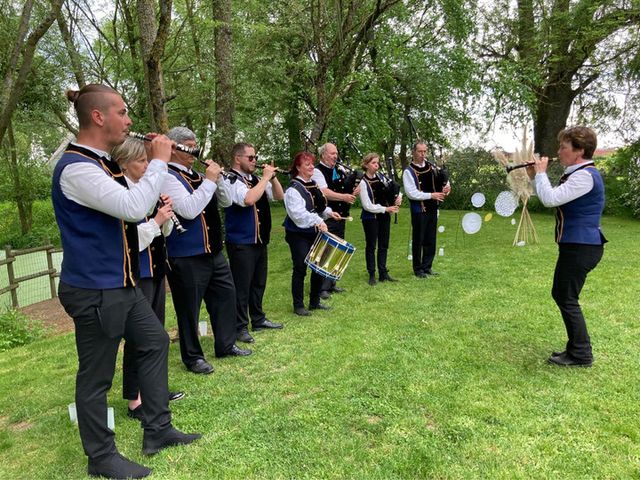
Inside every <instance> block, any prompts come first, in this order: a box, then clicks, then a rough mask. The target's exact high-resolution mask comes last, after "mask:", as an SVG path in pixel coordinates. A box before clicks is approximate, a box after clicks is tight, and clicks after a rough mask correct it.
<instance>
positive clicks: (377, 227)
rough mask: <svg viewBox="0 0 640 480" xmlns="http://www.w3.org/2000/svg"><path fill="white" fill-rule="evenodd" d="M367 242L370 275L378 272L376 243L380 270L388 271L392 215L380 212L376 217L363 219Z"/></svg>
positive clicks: (366, 251) (366, 249)
mask: <svg viewBox="0 0 640 480" xmlns="http://www.w3.org/2000/svg"><path fill="white" fill-rule="evenodd" d="M362 228H364V238H365V242H366V248H365V258H366V261H367V271H368V272H369V275H375V273H376V244H377V246H378V255H377V258H378V272H379V274H380V275H383V274H385V273H387V252H388V250H389V233H390V231H391V215H389V214H388V213H378V214H376V216H375V218H372V219H366V220H362Z"/></svg>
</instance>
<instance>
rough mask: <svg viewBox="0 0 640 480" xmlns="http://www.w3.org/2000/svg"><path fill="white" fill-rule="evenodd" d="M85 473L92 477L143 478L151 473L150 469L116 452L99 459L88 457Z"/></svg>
mask: <svg viewBox="0 0 640 480" xmlns="http://www.w3.org/2000/svg"><path fill="white" fill-rule="evenodd" d="M87 473H88V474H89V475H90V476H92V477H107V478H116V479H120V478H122V479H125V478H144V477H148V476H149V475H151V469H150V468H147V467H145V466H144V465H140V464H139V463H135V462H132V461H131V460H128V459H127V458H125V457H123V456H122V455H120V454H119V453H117V452H116V453H114V454H113V455H107V456H106V457H101V458H100V459H91V458H90V459H89V464H88V467H87Z"/></svg>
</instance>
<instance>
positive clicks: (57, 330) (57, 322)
mask: <svg viewBox="0 0 640 480" xmlns="http://www.w3.org/2000/svg"><path fill="white" fill-rule="evenodd" d="M19 310H20V311H21V312H22V313H24V314H25V315H26V316H27V317H29V318H31V319H34V320H38V321H40V322H42V324H43V325H44V326H45V328H46V329H47V335H61V334H63V333H67V332H73V329H74V326H73V320H72V318H71V317H70V316H69V315H67V312H65V311H64V307H63V306H62V305H60V301H59V300H58V299H57V298H52V299H51V300H45V301H43V302H38V303H34V304H33V305H29V306H28V307H22V308H20V309H19ZM167 333H168V334H169V339H170V340H171V343H174V342H177V341H178V340H179V338H178V329H177V328H176V327H173V328H169V329H167Z"/></svg>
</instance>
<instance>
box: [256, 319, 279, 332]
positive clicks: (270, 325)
mask: <svg viewBox="0 0 640 480" xmlns="http://www.w3.org/2000/svg"><path fill="white" fill-rule="evenodd" d="M282 327H284V325H283V324H281V323H276V322H272V321H271V320H267V319H266V318H265V319H264V320H263V321H262V322H260V323H258V324H256V325H253V326H252V327H251V328H252V329H253V331H254V332H259V331H260V330H270V329H276V330H279V329H281V328H282Z"/></svg>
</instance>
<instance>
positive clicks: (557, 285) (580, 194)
mask: <svg viewBox="0 0 640 480" xmlns="http://www.w3.org/2000/svg"><path fill="white" fill-rule="evenodd" d="M558 143H559V146H558V161H559V162H560V164H561V165H562V166H563V167H565V170H564V175H562V177H561V178H560V185H558V186H557V187H552V186H551V183H550V182H549V178H548V177H547V173H546V171H547V162H548V161H549V159H548V158H547V157H542V158H536V159H535V163H534V165H533V166H532V167H528V168H527V173H528V174H529V177H530V178H531V179H532V180H534V185H535V190H536V194H537V195H538V198H540V201H541V202H542V203H543V204H544V206H546V207H556V242H557V243H558V260H557V262H556V268H555V273H554V275H553V287H552V289H551V294H552V296H553V299H554V300H555V302H556V304H557V305H558V308H559V309H560V313H561V314H562V319H563V320H564V325H565V328H566V331H567V337H568V341H567V344H566V348H565V350H564V351H562V352H553V353H552V354H551V356H550V357H549V359H548V361H549V363H551V364H553V365H558V366H560V367H590V366H591V365H592V364H593V353H592V351H591V338H590V337H589V332H588V331H587V323H586V321H585V319H584V315H583V314H582V309H581V308H580V303H579V298H580V292H581V291H582V287H583V286H584V283H585V281H586V279H587V275H588V273H589V272H590V271H591V270H593V269H594V268H596V266H597V265H598V263H600V260H601V259H602V256H603V254H604V244H605V243H606V242H607V240H606V238H605V237H604V235H603V234H602V230H601V228H600V220H601V218H602V211H603V210H604V203H605V194H604V182H603V180H602V176H601V175H600V172H599V171H598V169H597V168H596V166H595V164H594V162H593V160H592V157H593V153H594V152H595V149H596V145H597V137H596V134H595V132H594V131H593V130H591V129H590V128H587V127H580V126H577V127H571V128H567V129H564V130H562V131H561V132H560V133H559V134H558Z"/></svg>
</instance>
